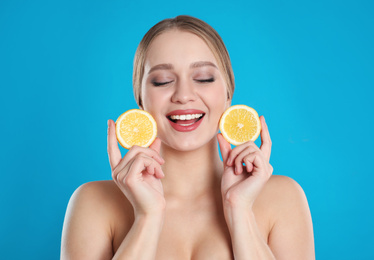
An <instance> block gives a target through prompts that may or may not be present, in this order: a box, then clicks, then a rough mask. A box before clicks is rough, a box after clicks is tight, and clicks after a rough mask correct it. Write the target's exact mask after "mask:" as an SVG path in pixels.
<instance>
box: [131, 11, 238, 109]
mask: <svg viewBox="0 0 374 260" xmlns="http://www.w3.org/2000/svg"><path fill="white" fill-rule="evenodd" d="M172 29H178V30H181V31H187V32H190V33H193V34H195V35H197V36H198V37H200V38H201V39H202V40H204V42H205V43H206V44H207V45H208V47H209V48H210V50H211V51H212V53H213V55H214V56H215V58H216V60H217V62H218V66H219V67H220V69H221V71H222V72H223V76H224V79H225V81H226V84H227V96H228V99H231V98H232V95H233V93H234V89H235V83H234V72H233V70H232V66H231V61H230V57H229V54H228V52H227V49H226V47H225V44H224V43H223V41H222V38H221V37H220V36H219V34H218V33H217V32H216V30H214V29H213V27H211V26H210V25H209V24H207V23H206V22H204V21H202V20H200V19H197V18H195V17H192V16H187V15H180V16H177V17H175V18H170V19H165V20H162V21H161V22H159V23H157V24H156V25H154V26H153V27H152V28H151V29H150V30H149V31H148V32H147V33H146V34H145V35H144V37H143V39H142V40H141V42H140V43H139V46H138V48H137V50H136V53H135V58H134V71H133V90H134V96H135V100H136V102H137V103H138V105H139V106H140V107H141V106H142V99H141V95H142V93H141V89H142V79H143V75H144V63H145V59H146V54H147V50H148V47H149V46H150V45H151V43H152V41H153V39H154V38H156V37H157V36H158V35H160V34H161V33H163V32H166V31H168V30H172Z"/></svg>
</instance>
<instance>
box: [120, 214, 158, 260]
mask: <svg viewBox="0 0 374 260" xmlns="http://www.w3.org/2000/svg"><path fill="white" fill-rule="evenodd" d="M163 222H164V216H163V214H160V215H157V216H156V215H153V216H141V217H138V218H136V219H135V222H134V224H133V226H132V227H131V229H130V231H129V233H128V234H127V235H126V237H125V239H124V240H123V241H122V244H121V246H120V247H119V249H118V250H117V252H116V254H115V255H114V257H113V260H114V259H116V260H117V259H118V260H119V259H134V260H137V259H139V260H140V259H145V260H146V259H155V257H156V252H157V245H158V241H159V237H160V233H161V230H162V225H163Z"/></svg>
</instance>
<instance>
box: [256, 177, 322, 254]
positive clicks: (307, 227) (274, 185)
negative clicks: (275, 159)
mask: <svg viewBox="0 0 374 260" xmlns="http://www.w3.org/2000/svg"><path fill="white" fill-rule="evenodd" d="M258 199H259V204H260V206H259V207H260V208H262V209H264V211H265V210H266V215H267V216H268V218H269V219H268V220H269V222H268V223H269V225H270V232H269V236H268V243H269V246H270V248H271V249H272V251H273V253H274V255H275V256H276V258H277V259H315V257H314V238H313V225H312V219H311V214H310V209H309V205H308V201H307V198H306V196H305V193H304V191H303V189H302V188H301V186H300V185H299V184H298V183H297V182H296V181H295V180H293V179H292V178H290V177H286V176H281V175H273V176H272V177H271V178H270V179H269V181H268V182H267V184H266V185H265V187H264V189H263V191H262V192H261V194H260V196H259V198H258Z"/></svg>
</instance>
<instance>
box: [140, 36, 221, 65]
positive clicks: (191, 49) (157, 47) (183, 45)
mask: <svg viewBox="0 0 374 260" xmlns="http://www.w3.org/2000/svg"><path fill="white" fill-rule="evenodd" d="M198 61H207V62H211V63H213V64H215V65H216V66H217V61H216V59H215V56H214V54H213V53H212V51H211V50H210V48H209V47H208V45H207V44H206V43H205V42H204V40H203V39H201V38H200V37H199V36H197V35H195V34H193V33H190V32H186V31H180V30H170V31H167V32H164V33H162V34H160V35H158V36H157V37H156V38H155V39H154V40H153V41H152V43H151V44H150V46H149V48H148V51H147V54H146V59H145V69H146V67H148V68H151V67H153V66H155V65H158V64H175V65H190V64H191V63H195V62H198Z"/></svg>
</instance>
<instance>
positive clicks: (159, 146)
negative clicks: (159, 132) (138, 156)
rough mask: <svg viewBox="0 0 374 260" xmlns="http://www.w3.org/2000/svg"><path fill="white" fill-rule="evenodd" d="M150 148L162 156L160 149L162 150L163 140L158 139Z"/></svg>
mask: <svg viewBox="0 0 374 260" xmlns="http://www.w3.org/2000/svg"><path fill="white" fill-rule="evenodd" d="M149 148H151V149H153V150H155V151H156V152H157V153H158V154H160V148H161V139H160V138H158V137H156V139H155V140H154V141H153V143H152V144H151V145H150V146H149Z"/></svg>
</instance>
